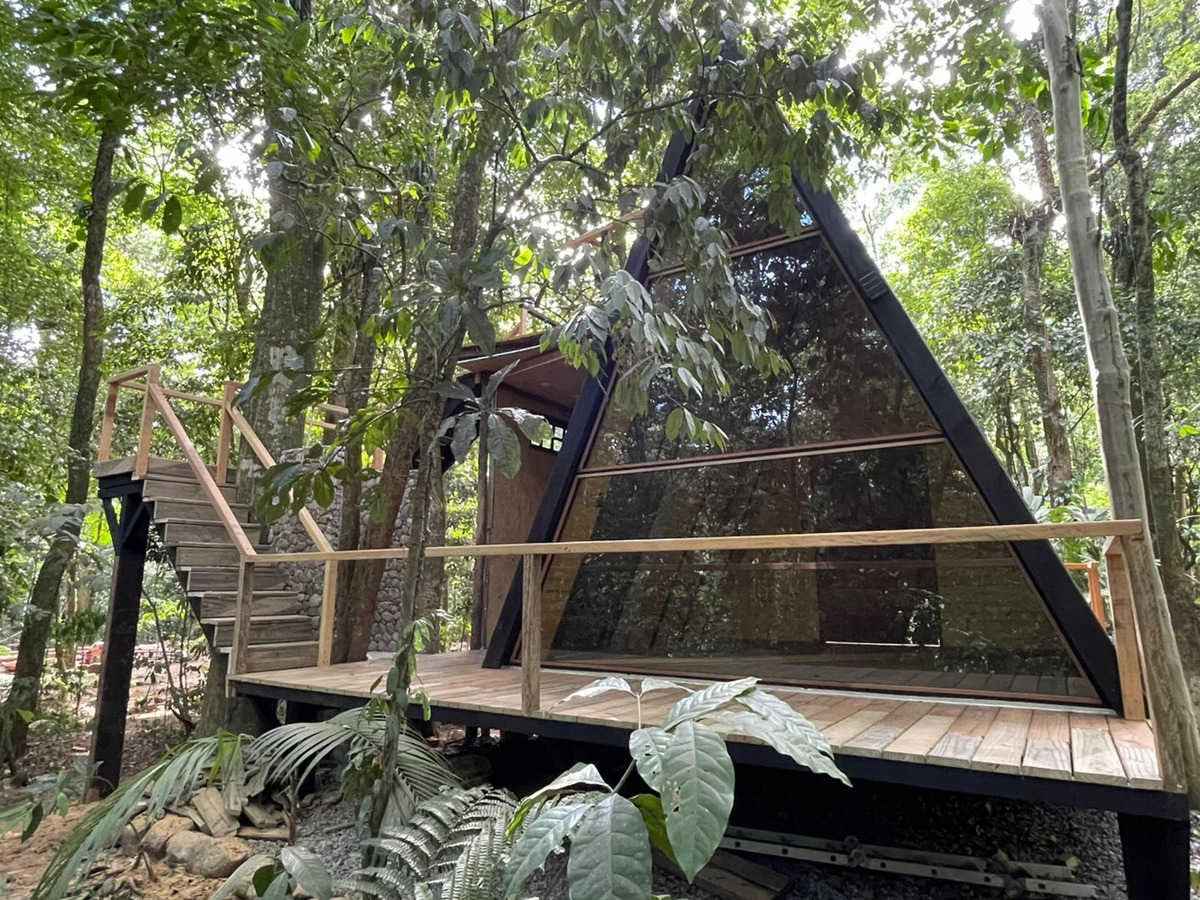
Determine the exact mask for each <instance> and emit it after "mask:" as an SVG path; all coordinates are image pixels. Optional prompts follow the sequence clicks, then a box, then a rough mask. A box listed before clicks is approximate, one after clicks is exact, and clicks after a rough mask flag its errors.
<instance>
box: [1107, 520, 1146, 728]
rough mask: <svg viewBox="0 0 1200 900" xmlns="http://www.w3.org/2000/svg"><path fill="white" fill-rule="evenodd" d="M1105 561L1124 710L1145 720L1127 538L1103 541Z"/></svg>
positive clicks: (1134, 718) (1132, 717)
mask: <svg viewBox="0 0 1200 900" xmlns="http://www.w3.org/2000/svg"><path fill="white" fill-rule="evenodd" d="M1104 563H1105V565H1106V566H1107V567H1108V593H1109V596H1110V597H1111V598H1112V616H1113V636H1114V638H1115V639H1116V643H1117V672H1118V676H1119V678H1120V681H1121V703H1122V706H1123V707H1124V709H1123V710H1122V712H1123V715H1124V716H1125V718H1126V719H1132V720H1135V721H1144V720H1145V718H1146V695H1145V692H1144V691H1143V689H1142V650H1141V641H1140V640H1139V639H1138V630H1137V616H1136V615H1135V613H1134V608H1133V582H1131V581H1130V580H1129V568H1128V565H1127V563H1126V561H1125V538H1123V537H1110V538H1109V539H1108V540H1106V541H1105V542H1104Z"/></svg>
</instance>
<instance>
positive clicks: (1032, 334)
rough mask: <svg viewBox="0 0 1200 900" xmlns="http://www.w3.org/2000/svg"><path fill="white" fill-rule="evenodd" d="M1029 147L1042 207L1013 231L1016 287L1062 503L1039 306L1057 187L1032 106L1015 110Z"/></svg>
mask: <svg viewBox="0 0 1200 900" xmlns="http://www.w3.org/2000/svg"><path fill="white" fill-rule="evenodd" d="M1020 108H1021V113H1022V116H1023V117H1024V119H1025V123H1026V129H1027V131H1028V132H1029V137H1030V143H1031V144H1032V145H1033V162H1034V170H1035V171H1036V172H1037V176H1038V184H1039V186H1040V187H1041V189H1042V203H1041V205H1040V206H1039V207H1038V208H1037V209H1035V210H1034V211H1033V212H1032V213H1031V214H1030V215H1028V216H1024V217H1022V221H1021V222H1020V223H1019V226H1018V229H1017V230H1018V238H1019V240H1020V243H1021V285H1022V295H1023V301H1024V302H1023V307H1024V318H1025V331H1026V333H1027V335H1028V338H1029V368H1030V369H1031V370H1032V371H1033V380H1034V385H1035V386H1036V388H1037V396H1038V410H1039V412H1040V414H1041V420H1042V434H1043V436H1044V438H1045V441H1046V456H1047V461H1046V462H1047V464H1046V487H1047V489H1048V493H1049V494H1050V499H1051V501H1052V502H1062V500H1063V499H1064V498H1065V496H1066V494H1067V490H1068V485H1069V484H1070V482H1071V480H1072V478H1074V467H1073V466H1072V463H1071V442H1070V439H1069V438H1068V436H1067V424H1066V422H1067V417H1066V413H1064V411H1063V407H1062V399H1061V397H1060V396H1059V391H1058V378H1057V376H1056V375H1055V373H1054V351H1053V348H1052V347H1051V344H1050V333H1049V331H1048V330H1047V328H1046V316H1045V313H1044V311H1043V306H1042V272H1043V270H1044V264H1045V255H1046V241H1047V239H1048V238H1049V237H1050V224H1051V221H1052V219H1053V216H1054V210H1055V209H1056V208H1057V207H1058V205H1059V198H1058V186H1057V185H1056V184H1055V182H1054V171H1053V169H1052V163H1051V159H1050V147H1049V144H1048V142H1047V141H1046V126H1045V124H1044V123H1043V122H1042V114H1041V111H1040V110H1039V109H1038V108H1037V104H1036V103H1034V102H1033V101H1023V102H1022V103H1021V104H1020Z"/></svg>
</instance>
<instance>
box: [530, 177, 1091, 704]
mask: <svg viewBox="0 0 1200 900" xmlns="http://www.w3.org/2000/svg"><path fill="white" fill-rule="evenodd" d="M730 184H731V182H728V181H727V182H725V183H724V184H723V187H722V188H721V189H720V190H718V191H716V192H714V196H715V197H716V198H718V199H719V204H720V205H719V207H718V209H719V210H724V212H721V213H720V217H722V218H723V219H724V220H725V222H724V224H725V225H726V226H727V227H732V230H733V231H734V232H735V234H736V235H737V237H738V239H739V240H741V241H743V242H745V243H744V244H743V249H742V252H739V253H738V254H737V255H736V257H735V260H734V267H735V273H736V277H737V280H738V284H739V288H740V289H741V291H742V292H743V293H744V294H746V295H748V296H750V297H751V298H752V299H754V300H755V301H757V302H759V303H761V304H763V305H764V306H765V307H767V308H768V309H769V310H770V311H771V313H772V315H773V316H774V318H775V321H776V328H775V329H774V331H773V332H772V340H773V342H774V344H775V347H776V349H777V350H778V351H779V352H780V353H781V354H783V355H784V356H785V357H786V358H787V360H788V362H789V363H790V370H789V371H787V372H785V373H783V374H781V375H779V376H776V377H771V378H764V377H761V376H759V375H758V374H756V373H753V372H750V371H739V372H737V373H736V374H735V376H734V387H733V390H732V392H731V394H730V396H728V397H726V398H719V399H718V398H713V399H712V400H710V401H706V403H707V405H704V404H701V405H700V406H699V408H697V406H696V404H695V403H694V401H693V403H692V405H691V408H692V409H693V410H694V411H695V412H697V413H698V414H700V415H703V416H704V417H706V418H708V419H710V420H712V421H714V422H716V423H717V424H719V425H721V427H722V428H723V429H724V430H725V431H726V433H727V434H728V435H729V439H730V440H729V446H728V447H727V448H726V449H725V450H724V451H722V452H721V453H720V454H718V455H713V450H712V449H711V448H707V447H700V446H696V445H691V444H688V443H687V442H685V441H670V440H668V439H667V437H666V434H665V422H666V417H667V415H668V413H669V412H670V410H671V409H673V408H674V407H675V405H676V401H677V400H678V399H679V398H678V397H677V396H676V395H675V394H674V390H675V388H674V385H673V383H672V382H670V381H668V380H666V379H664V380H663V381H661V382H657V383H655V385H654V386H653V388H652V391H651V397H650V411H649V412H648V413H647V414H646V415H644V416H639V417H637V418H633V419H631V418H629V417H628V416H626V415H624V414H623V413H622V412H621V411H620V410H618V409H617V408H615V407H614V406H613V405H612V404H609V405H608V406H607V407H606V408H605V410H604V411H603V413H602V414H601V416H600V418H599V422H598V423H597V426H596V428H595V432H594V436H593V438H592V443H591V447H590V450H589V451H588V453H587V454H586V456H585V457H584V459H583V463H582V465H581V466H580V468H579V469H578V471H577V472H576V473H575V478H574V482H573V486H572V488H571V493H570V498H569V501H568V504H567V507H566V514H565V515H564V516H563V518H562V521H561V524H560V526H559V530H558V538H559V539H560V540H589V539H591V540H612V539H638V538H665V537H693V536H710V535H749V534H780V533H788V532H816V531H860V530H875V529H890V528H927V527H943V526H961V525H985V524H994V523H995V518H994V516H993V515H992V514H991V513H990V512H989V508H988V505H987V504H986V503H985V502H984V501H983V499H982V497H981V496H980V494H979V491H978V490H977V488H976V485H975V483H974V482H973V481H972V479H971V477H969V476H968V474H967V472H966V470H965V469H964V466H963V464H962V462H961V461H960V459H959V457H958V455H957V454H956V451H955V449H954V447H953V446H952V444H951V442H950V441H948V440H947V438H946V436H945V435H944V434H943V433H942V431H941V429H940V428H939V426H938V424H937V420H936V419H935V417H934V416H933V415H932V414H931V412H930V410H929V408H927V406H926V404H925V402H924V401H923V400H922V397H921V394H920V392H919V391H918V390H917V388H916V386H915V385H914V383H913V382H912V380H911V379H910V377H909V375H908V373H907V371H906V370H905V368H904V366H903V365H901V363H900V361H899V359H898V358H897V356H896V354H895V353H894V351H893V348H892V347H891V345H890V344H889V341H888V339H887V337H886V336H885V334H884V333H883V331H882V330H881V329H880V327H879V326H878V324H877V323H876V320H875V318H874V317H873V316H872V314H871V312H870V311H869V310H868V307H867V305H866V303H865V302H864V300H863V298H862V297H861V296H860V295H859V293H858V291H857V289H856V288H855V286H854V285H853V284H852V282H851V281H850V280H849V279H848V278H847V277H846V275H845V274H844V273H843V271H842V269H841V268H840V266H839V264H838V262H837V260H836V258H835V256H834V254H833V253H832V252H831V251H830V249H829V247H828V245H827V244H826V241H825V238H824V237H823V236H822V235H821V234H819V233H817V231H816V230H815V229H811V230H809V231H808V232H807V233H804V232H802V234H801V236H800V237H797V238H795V239H789V238H788V237H787V236H785V235H780V233H779V231H778V229H773V228H769V227H756V226H755V225H754V222H755V221H758V222H762V221H763V220H764V217H763V213H762V205H761V203H759V202H758V200H759V198H758V197H757V196H756V194H755V192H754V191H753V190H752V189H750V188H746V187H745V186H744V184H743V185H742V186H740V187H739V186H736V185H735V186H734V187H730ZM739 201H740V202H742V203H743V204H744V205H743V206H742V207H741V209H740V210H738V209H735V210H734V212H733V213H730V212H728V210H729V209H730V208H731V207H737V204H738V202H739ZM747 210H751V211H752V212H753V215H746V214H745V213H746V211H747ZM805 215H806V214H805V213H804V212H803V211H802V212H801V216H802V217H803V216H805ZM808 223H811V219H808V220H807V222H804V221H803V219H802V224H808ZM651 287H652V290H653V292H654V294H655V296H656V297H657V298H658V299H659V300H661V301H662V302H667V303H669V302H671V298H672V296H673V295H674V294H675V293H676V292H679V291H684V290H686V289H687V278H686V276H685V275H683V274H682V273H672V272H670V271H669V270H667V271H666V272H665V273H663V274H660V275H659V276H658V277H656V278H655V279H654V281H653V283H652V285H651ZM1080 602H1082V600H1080ZM542 604H543V647H544V648H545V650H544V655H545V659H544V661H545V662H546V664H548V665H560V666H579V667H583V668H588V669H614V670H618V671H622V672H654V673H663V674H674V675H679V676H683V675H691V676H711V677H736V676H739V675H757V676H759V677H761V678H764V679H766V680H769V681H773V682H784V683H796V684H819V685H824V686H839V687H847V688H863V689H882V690H893V691H895V690H901V691H904V692H913V691H928V692H930V693H937V694H949V695H955V694H963V695H974V696H1023V697H1029V698H1033V699H1045V700H1050V699H1053V700H1061V701H1066V702H1075V703H1097V702H1099V701H1098V699H1097V695H1096V691H1095V689H1094V688H1093V686H1092V683H1091V681H1090V680H1089V679H1088V678H1085V677H1084V676H1083V674H1082V672H1081V670H1080V668H1079V666H1078V664H1077V661H1076V659H1075V658H1074V656H1073V654H1072V653H1071V651H1070V650H1069V648H1068V645H1067V642H1066V641H1065V640H1064V639H1063V637H1062V635H1061V634H1060V632H1059V630H1058V628H1057V627H1056V626H1055V624H1054V622H1053V620H1052V619H1051V617H1050V616H1049V614H1048V612H1047V609H1046V606H1045V603H1044V602H1043V600H1042V598H1041V596H1039V594H1038V593H1037V591H1036V590H1035V588H1034V586H1033V585H1032V584H1031V582H1030V580H1029V578H1028V577H1027V575H1026V570H1025V568H1024V567H1023V565H1022V563H1021V562H1020V561H1019V560H1018V559H1017V557H1016V556H1015V555H1014V554H1013V552H1012V548H1011V547H1010V546H1009V545H1008V544H1004V543H981V544H977V545H976V544H959V545H936V546H934V545H924V546H922V545H914V546H905V547H865V548H835V549H828V550H819V551H809V550H795V551H742V552H737V553H714V552H703V553H643V554H630V555H625V556H615V555H603V556H590V557H568V556H557V557H553V558H552V560H551V562H550V565H549V568H548V571H547V572H546V577H545V581H544V584H543V600H542Z"/></svg>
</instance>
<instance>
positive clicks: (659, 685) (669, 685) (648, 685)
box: [638, 675, 692, 694]
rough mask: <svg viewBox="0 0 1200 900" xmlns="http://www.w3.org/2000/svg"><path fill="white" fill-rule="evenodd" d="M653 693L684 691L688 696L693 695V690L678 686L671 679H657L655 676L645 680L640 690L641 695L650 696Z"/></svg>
mask: <svg viewBox="0 0 1200 900" xmlns="http://www.w3.org/2000/svg"><path fill="white" fill-rule="evenodd" d="M651 691H683V692H684V693H686V694H690V693H692V689H691V688H689V687H684V686H683V685H682V684H676V683H675V682H674V681H671V679H669V678H656V677H655V676H653V675H650V676H647V677H646V678H643V679H642V683H641V686H640V687H639V688H638V693H639V694H649V693H650V692H651Z"/></svg>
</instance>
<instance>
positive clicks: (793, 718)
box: [737, 688, 833, 756]
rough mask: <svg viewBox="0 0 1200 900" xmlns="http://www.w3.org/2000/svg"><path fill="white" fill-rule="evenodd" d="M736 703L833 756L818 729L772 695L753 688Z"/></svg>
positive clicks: (831, 750)
mask: <svg viewBox="0 0 1200 900" xmlns="http://www.w3.org/2000/svg"><path fill="white" fill-rule="evenodd" d="M737 702H738V703H740V704H741V705H742V706H745V707H747V708H748V709H751V710H753V711H754V712H756V713H758V714H759V715H760V716H763V717H764V718H766V719H767V720H768V721H770V722H772V723H773V724H778V725H780V726H781V727H783V728H784V729H786V730H787V731H789V732H791V733H793V734H795V735H796V736H797V737H798V738H800V739H801V740H804V741H807V742H809V743H811V744H812V745H813V746H814V747H815V748H816V749H817V750H820V751H821V752H822V753H827V754H829V755H830V756H832V755H833V749H832V748H831V747H830V746H829V741H827V740H825V735H823V734H822V733H821V731H820V729H818V728H817V726H815V725H814V724H813V723H812V722H810V721H808V719H806V718H804V716H802V715H801V714H800V713H798V712H796V710H794V709H792V708H791V707H790V706H788V704H787V703H786V702H784V701H783V700H782V699H780V698H779V697H776V696H775V695H774V694H771V693H768V692H767V691H764V690H761V689H759V688H755V689H754V690H752V691H749V692H747V693H745V694H742V695H741V696H739V697H738V698H737Z"/></svg>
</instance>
